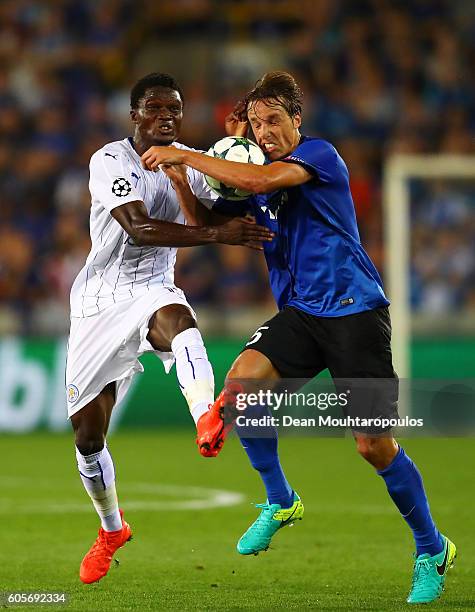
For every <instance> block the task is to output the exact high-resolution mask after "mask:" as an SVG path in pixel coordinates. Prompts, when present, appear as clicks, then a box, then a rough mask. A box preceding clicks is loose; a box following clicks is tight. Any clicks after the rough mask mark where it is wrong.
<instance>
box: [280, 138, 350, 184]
mask: <svg viewBox="0 0 475 612" xmlns="http://www.w3.org/2000/svg"><path fill="white" fill-rule="evenodd" d="M337 157H338V154H337V152H336V149H335V147H334V146H333V145H331V144H330V143H329V142H327V141H326V140H320V139H308V140H304V141H303V142H301V143H300V144H299V145H298V147H297V148H296V149H294V150H293V151H292V153H291V154H290V155H289V156H288V157H285V158H284V159H283V160H282V161H284V162H290V163H293V164H300V165H301V166H303V167H304V168H305V170H307V171H308V172H310V174H313V175H314V176H316V177H317V178H318V179H319V180H320V181H321V182H322V183H329V182H331V181H332V179H333V178H334V176H335V171H336V168H337Z"/></svg>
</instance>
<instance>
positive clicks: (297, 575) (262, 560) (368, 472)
mask: <svg viewBox="0 0 475 612" xmlns="http://www.w3.org/2000/svg"><path fill="white" fill-rule="evenodd" d="M404 447H405V449H406V451H407V452H408V454H409V455H410V456H411V457H412V458H413V459H414V460H415V461H416V463H417V464H418V465H419V468H420V469H421V471H422V473H423V476H424V480H425V486H426V489H427V491H428V494H429V499H430V502H431V507H432V510H433V514H434V516H435V519H436V521H437V523H438V526H439V527H440V529H441V530H442V531H443V532H444V533H446V534H447V535H448V536H449V537H450V538H451V539H452V540H453V541H454V542H455V543H456V545H457V547H458V559H457V564H456V566H455V568H454V569H452V570H451V571H450V572H449V576H448V579H447V587H446V592H445V593H444V595H443V597H442V598H441V599H440V600H439V601H438V602H436V603H435V604H432V605H430V606H426V607H425V608H424V609H427V610H429V609H430V610H431V609H434V610H435V609H436V608H437V609H444V610H445V609H449V610H473V609H474V607H475V580H474V575H475V523H474V520H473V508H474V502H475V487H474V484H475V481H474V476H473V467H474V458H475V454H474V441H473V439H450V440H433V439H431V440H429V439H426V440H408V441H405V442H404ZM0 448H1V457H2V461H1V462H0V486H1V494H0V519H1V536H0V544H1V546H0V591H3V592H5V591H9V592H10V591H15V592H25V591H42V592H45V591H64V592H66V593H67V594H68V597H69V603H68V604H67V605H66V606H61V605H57V606H29V607H22V608H20V607H19V606H15V607H14V609H32V608H33V609H34V608H38V607H40V608H41V609H43V610H45V609H48V610H53V609H54V610H60V609H65V610H71V611H72V610H81V611H91V612H96V611H97V612H98V611H102V610H107V611H110V610H159V611H160V610H195V611H196V610H199V611H205V610H210V611H211V610H213V611H214V610H216V611H218V610H219V611H221V610H259V611H261V610H279V609H282V610H283V609H289V610H375V611H378V612H381V611H384V610H391V611H394V610H410V609H411V606H409V605H407V604H405V598H406V596H407V592H408V589H409V585H410V581H411V569H412V559H411V554H412V550H413V545H412V537H411V534H410V532H409V530H408V528H407V527H406V525H405V523H404V521H403V520H402V519H401V517H400V516H399V514H398V513H397V511H396V510H395V509H394V508H393V504H392V502H391V500H390V499H389V497H388V495H387V493H386V489H385V486H384V482H383V481H382V479H381V478H379V477H377V476H376V475H375V474H374V472H373V470H372V468H371V467H370V466H368V465H366V464H365V463H364V461H363V460H361V459H360V458H359V457H358V456H357V454H356V452H355V450H354V445H353V442H352V441H351V440H350V439H315V438H313V439H310V438H298V439H297V438H284V439H283V440H282V442H281V457H282V463H283V465H284V467H285V469H286V472H287V475H288V477H289V480H290V482H291V484H292V485H293V486H294V487H295V488H296V490H297V491H298V492H299V493H300V495H301V497H302V500H303V502H304V504H305V509H306V513H305V518H304V520H303V521H301V522H298V523H297V524H296V525H295V526H294V527H292V528H285V529H283V530H282V531H281V532H279V533H278V534H277V536H276V537H275V538H274V542H273V545H272V548H271V549H270V550H269V551H268V552H267V553H261V554H260V555H259V556H257V557H254V556H251V557H242V556H240V555H238V554H237V552H236V550H235V546H236V542H237V540H238V538H239V536H240V535H241V533H242V532H243V531H244V530H245V529H246V528H247V527H248V525H249V524H250V523H251V522H252V521H253V520H254V518H255V517H256V516H257V511H256V510H255V509H254V508H253V507H252V506H251V502H253V501H254V502H262V501H264V495H263V490H262V487H261V484H260V480H259V478H258V476H257V474H255V473H254V471H253V470H252V468H251V467H250V466H249V465H248V462H247V457H246V456H245V454H244V451H243V450H242V449H241V447H240V445H239V443H238V441H237V440H236V439H234V438H233V439H231V440H230V441H229V442H228V443H227V444H226V447H225V449H224V451H223V453H222V455H220V457H219V458H218V459H216V460H215V459H203V458H201V457H200V456H199V455H198V452H197V450H196V446H195V444H194V438H193V433H192V431H191V428H190V430H189V431H188V432H164V431H162V432H136V431H128V432H123V433H118V434H115V435H114V436H113V437H111V439H110V448H111V451H112V454H113V456H114V460H115V464H116V469H117V475H118V481H117V482H118V492H119V498H120V500H121V505H122V507H123V508H124V510H125V516H126V518H127V520H128V521H129V522H130V524H131V526H132V528H133V531H134V539H133V540H132V541H131V542H129V543H128V544H127V545H126V546H125V548H123V549H121V550H120V551H119V552H118V554H117V557H118V558H119V559H120V565H116V564H114V565H113V567H112V568H111V571H110V573H109V574H108V576H106V578H104V579H103V580H102V581H101V582H99V583H97V584H95V585H90V586H85V585H82V584H81V583H80V582H79V578H78V569H79V564H80V561H81V559H82V556H83V555H84V553H85V552H86V551H87V549H88V548H89V546H90V545H91V544H92V542H93V540H94V538H95V535H96V531H97V528H98V521H97V518H96V515H95V513H94V511H93V509H92V506H90V502H89V499H88V498H87V496H86V494H85V492H84V491H83V489H82V485H81V483H80V480H79V478H78V475H77V472H76V469H75V459H74V452H73V440H72V436H70V437H69V436H68V437H67V436H63V435H60V436H53V435H47V434H41V435H40V434H35V435H30V436H21V437H13V436H12V437H10V436H2V437H0ZM209 489H214V491H209ZM216 489H218V490H220V491H216ZM238 494H241V496H242V497H241V498H240V497H239V495H238ZM220 504H221V505H220ZM226 504H233V505H226ZM0 607H1V605H0Z"/></svg>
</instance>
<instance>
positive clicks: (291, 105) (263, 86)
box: [243, 70, 303, 117]
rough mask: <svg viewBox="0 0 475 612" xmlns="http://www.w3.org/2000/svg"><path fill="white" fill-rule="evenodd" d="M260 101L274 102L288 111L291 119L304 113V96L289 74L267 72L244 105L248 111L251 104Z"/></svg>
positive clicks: (248, 95) (247, 97) (246, 98)
mask: <svg viewBox="0 0 475 612" xmlns="http://www.w3.org/2000/svg"><path fill="white" fill-rule="evenodd" d="M258 100H274V101H275V104H280V105H281V106H283V107H284V109H285V110H286V111H287V114H288V115H289V116H290V117H294V116H295V115H300V114H301V113H302V103H303V94H302V90H301V89H300V87H299V86H298V84H297V81H296V80H295V79H294V77H293V76H292V75H291V74H289V73H288V72H283V71H280V70H276V71H274V72H267V73H266V74H265V75H264V76H263V77H262V78H260V79H259V80H258V81H257V83H256V84H255V86H254V89H252V90H251V91H250V92H249V93H247V94H246V96H245V98H244V100H243V103H244V105H245V106H244V108H245V109H246V110H247V109H248V108H249V105H250V104H253V103H254V102H257V101H258Z"/></svg>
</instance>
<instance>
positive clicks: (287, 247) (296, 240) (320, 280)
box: [216, 137, 389, 317]
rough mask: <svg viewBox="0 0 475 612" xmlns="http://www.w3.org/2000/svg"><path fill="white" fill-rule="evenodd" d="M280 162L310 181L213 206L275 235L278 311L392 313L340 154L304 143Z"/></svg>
mask: <svg viewBox="0 0 475 612" xmlns="http://www.w3.org/2000/svg"><path fill="white" fill-rule="evenodd" d="M282 161H284V162H288V163H294V164H300V165H302V166H303V167H304V168H305V169H306V170H307V171H308V172H310V174H312V176H313V178H312V179H311V180H310V181H308V182H307V183H304V184H302V185H298V186H297V187H291V188H287V189H282V190H280V191H276V192H273V193H267V194H259V195H255V196H252V197H250V198H249V199H248V200H246V201H244V202H229V201H223V200H218V201H217V204H216V210H217V211H218V212H219V211H222V212H226V211H228V212H230V211H231V210H233V211H234V214H236V211H237V210H238V211H239V213H238V214H241V213H242V212H243V211H244V210H248V211H249V212H250V213H251V214H253V215H254V216H255V217H256V221H257V223H258V224H260V225H264V226H266V227H269V228H270V229H271V230H272V231H273V232H274V233H275V238H274V240H273V241H272V242H268V243H264V254H265V258H266V261H267V267H268V269H269V277H270V284H271V288H272V292H273V294H274V297H275V300H276V302H277V305H278V307H279V309H282V308H283V307H284V306H287V305H288V306H294V307H296V308H299V309H301V310H303V311H305V312H308V313H309V314H313V315H316V316H320V317H338V316H345V315H349V314H355V313H357V312H363V311H365V310H371V309H373V308H377V307H379V306H387V305H388V304H389V302H388V300H387V298H386V296H385V295H384V291H383V288H382V283H381V278H380V276H379V274H378V271H377V270H376V268H375V266H374V265H373V263H372V261H371V260H370V258H369V257H368V255H367V254H366V252H365V250H364V249H363V247H362V245H361V241H360V236H359V232H358V226H357V223H356V215H355V208H354V204H353V199H352V196H351V192H350V185H349V175H348V169H347V167H346V164H345V162H344V161H343V159H342V158H341V157H340V155H339V154H338V152H337V151H336V149H335V148H334V147H333V146H332V145H331V144H330V143H329V142H327V141H325V140H322V139H320V138H308V137H302V138H301V141H300V143H299V145H298V146H297V148H296V149H295V150H294V151H293V152H292V153H291V154H290V155H289V156H288V157H287V158H285V159H283V160H282Z"/></svg>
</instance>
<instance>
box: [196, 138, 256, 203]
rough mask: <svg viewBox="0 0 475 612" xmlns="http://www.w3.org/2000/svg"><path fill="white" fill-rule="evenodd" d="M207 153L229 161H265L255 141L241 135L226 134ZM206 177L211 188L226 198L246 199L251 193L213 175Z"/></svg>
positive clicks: (247, 162) (254, 162)
mask: <svg viewBox="0 0 475 612" xmlns="http://www.w3.org/2000/svg"><path fill="white" fill-rule="evenodd" d="M206 155H210V156H211V157H219V158H220V159H226V160H227V161H235V162H242V163H245V164H257V165H259V166H262V165H263V164H264V161H265V155H264V153H263V152H262V151H261V149H260V148H259V147H258V146H257V145H256V143H255V142H252V140H249V139H248V138H242V137H239V136H226V138H222V139H221V140H218V142H217V143H215V144H214V145H213V146H212V147H211V148H210V149H209V150H208V151H207V152H206ZM205 179H206V182H207V183H208V185H209V186H210V187H211V189H212V190H213V191H214V192H215V193H217V194H218V195H219V196H220V197H221V198H224V199H226V200H245V199H246V198H247V197H248V196H250V195H251V193H250V192H249V191H244V190H243V189H238V188H237V187H229V186H228V185H225V184H224V183H222V182H221V181H217V180H216V179H214V178H212V177H211V176H205Z"/></svg>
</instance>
